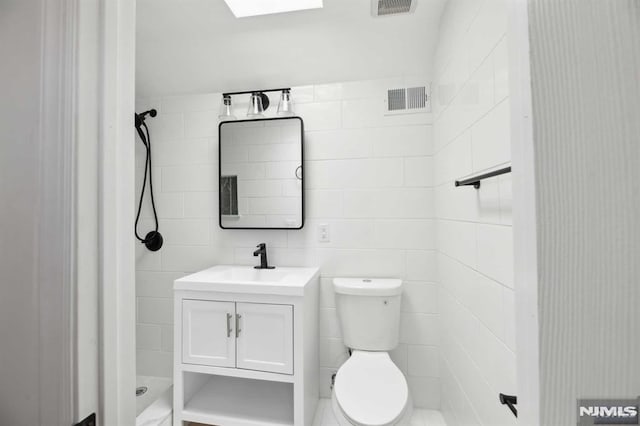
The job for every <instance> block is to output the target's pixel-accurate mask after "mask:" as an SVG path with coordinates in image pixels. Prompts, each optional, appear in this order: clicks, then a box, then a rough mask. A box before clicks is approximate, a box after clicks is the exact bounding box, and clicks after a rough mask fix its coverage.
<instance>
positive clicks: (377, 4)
mask: <svg viewBox="0 0 640 426" xmlns="http://www.w3.org/2000/svg"><path fill="white" fill-rule="evenodd" d="M417 2H418V0H371V13H372V14H373V16H387V15H398V14H402V13H412V12H413V11H414V10H416V3H417Z"/></svg>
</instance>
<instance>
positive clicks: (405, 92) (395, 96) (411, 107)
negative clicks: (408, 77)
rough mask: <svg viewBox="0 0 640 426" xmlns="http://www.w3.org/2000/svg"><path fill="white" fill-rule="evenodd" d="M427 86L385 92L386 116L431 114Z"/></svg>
mask: <svg viewBox="0 0 640 426" xmlns="http://www.w3.org/2000/svg"><path fill="white" fill-rule="evenodd" d="M428 89H429V86H418V87H407V88H402V89H389V90H387V98H386V99H385V104H386V111H385V112H386V114H409V113H413V112H431V98H430V96H429V92H428Z"/></svg>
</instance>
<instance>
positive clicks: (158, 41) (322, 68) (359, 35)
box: [136, 0, 446, 96]
mask: <svg viewBox="0 0 640 426" xmlns="http://www.w3.org/2000/svg"><path fill="white" fill-rule="evenodd" d="M417 1H418V5H417V8H416V11H415V13H413V14H408V15H396V16H387V17H378V18H374V17H372V16H371V2H370V0H324V8H323V9H315V10H307V11H300V12H292V13H284V14H277V15H266V16H258V17H249V18H241V19H237V18H235V17H234V16H233V14H232V13H231V11H230V10H229V9H228V7H227V6H226V4H225V2H224V1H223V0H138V1H137V4H138V10H137V43H136V49H137V57H136V69H137V94H138V95H139V96H155V95H167V94H183V93H203V92H222V91H232V90H250V89H258V88H272V87H281V86H300V85H306V84H317V83H330V82H337V81H349V80H361V79H369V78H383V77H395V76H401V75H415V74H427V75H428V74H430V71H431V59H432V58H433V53H434V48H435V43H436V37H437V33H438V23H439V20H440V15H441V13H442V9H443V6H444V3H445V1H446V0H417Z"/></svg>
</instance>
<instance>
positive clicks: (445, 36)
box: [409, 0, 516, 426]
mask: <svg viewBox="0 0 640 426" xmlns="http://www.w3.org/2000/svg"><path fill="white" fill-rule="evenodd" d="M506 27H507V4H506V0H483V1H468V0H450V1H449V2H448V4H447V6H446V8H445V12H444V15H443V17H442V21H441V26H440V34H439V42H438V48H437V53H436V62H435V64H434V65H435V70H436V73H435V81H434V85H433V88H434V97H433V108H434V111H433V115H434V144H433V145H434V155H433V158H432V161H433V163H434V167H433V168H434V173H435V174H434V176H433V182H434V194H435V195H434V203H435V209H436V210H435V212H436V213H435V218H436V219H435V221H436V225H435V228H436V230H435V232H436V234H437V237H436V241H437V245H436V247H437V265H438V268H437V269H438V278H437V281H438V283H439V288H440V294H439V308H440V315H441V317H442V328H441V330H440V333H441V339H440V342H441V347H440V354H439V355H440V362H439V366H440V377H441V379H440V380H441V386H442V390H441V398H442V401H441V404H442V407H441V409H442V412H443V415H444V417H445V419H446V421H447V424H448V425H452V426H455V425H487V426H498V425H515V424H516V421H515V418H514V417H513V415H512V414H511V412H510V411H509V410H508V409H507V408H506V407H505V406H502V405H500V403H499V402H498V393H499V392H503V393H507V394H515V393H516V375H515V360H516V358H515V344H514V341H515V329H514V321H515V310H514V302H513V248H512V232H511V177H510V175H502V176H500V177H497V178H493V179H488V180H485V181H483V182H482V185H481V188H480V189H479V190H476V189H474V188H473V187H460V188H455V187H454V185H453V181H454V180H456V179H458V178H460V177H464V176H466V175H470V174H472V173H478V172H482V171H486V170H490V169H494V168H498V167H500V166H504V165H506V164H508V163H509V161H510V158H511V154H510V136H509V129H510V121H509V98H508V94H509V92H508V60H507V48H506V43H507V40H506ZM414 351H415V349H414ZM422 357H426V354H422ZM411 370H412V364H411V352H410V358H409V371H411Z"/></svg>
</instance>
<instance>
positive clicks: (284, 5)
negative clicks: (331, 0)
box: [224, 0, 322, 18]
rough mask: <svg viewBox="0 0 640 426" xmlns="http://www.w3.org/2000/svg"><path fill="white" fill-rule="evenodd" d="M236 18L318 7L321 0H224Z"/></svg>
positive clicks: (320, 6) (320, 4)
mask: <svg viewBox="0 0 640 426" xmlns="http://www.w3.org/2000/svg"><path fill="white" fill-rule="evenodd" d="M224 1H225V2H226V3H227V6H229V9H231V12H232V13H233V15H234V16H235V17H236V18H244V17H247V16H257V15H270V14H273V13H284V12H294V11H297V10H306V9H320V8H322V0H224Z"/></svg>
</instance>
